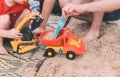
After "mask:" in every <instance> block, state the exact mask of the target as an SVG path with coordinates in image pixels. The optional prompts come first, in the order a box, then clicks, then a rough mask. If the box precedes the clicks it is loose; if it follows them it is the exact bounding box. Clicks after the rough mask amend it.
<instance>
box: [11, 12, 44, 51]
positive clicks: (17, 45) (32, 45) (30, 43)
mask: <svg viewBox="0 0 120 77" xmlns="http://www.w3.org/2000/svg"><path fill="white" fill-rule="evenodd" d="M29 20H33V21H32V24H31V29H30V28H29V27H25V28H22V27H23V26H24V24H25V23H26V22H28V21H29ZM42 21H43V19H42V18H40V17H39V16H38V15H37V14H32V13H30V14H27V15H26V16H25V17H24V18H23V19H22V21H21V22H20V23H19V24H18V26H17V27H16V28H15V29H16V30H19V31H21V33H22V34H23V38H21V39H17V40H16V39H14V40H13V41H11V42H10V44H11V46H12V48H13V51H14V52H18V53H25V52H28V51H30V50H33V49H36V48H37V43H38V40H37V38H35V37H33V34H32V30H34V29H35V28H37V27H38V26H40V24H41V22H42Z"/></svg>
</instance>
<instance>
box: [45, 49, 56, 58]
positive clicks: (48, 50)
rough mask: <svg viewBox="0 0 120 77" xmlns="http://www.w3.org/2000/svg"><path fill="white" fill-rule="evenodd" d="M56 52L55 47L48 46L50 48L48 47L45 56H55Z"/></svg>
mask: <svg viewBox="0 0 120 77" xmlns="http://www.w3.org/2000/svg"><path fill="white" fill-rule="evenodd" d="M55 54H56V52H55V51H54V49H52V48H48V49H46V51H45V54H44V56H46V57H54V56H55Z"/></svg>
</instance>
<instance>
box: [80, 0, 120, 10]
mask: <svg viewBox="0 0 120 77" xmlns="http://www.w3.org/2000/svg"><path fill="white" fill-rule="evenodd" d="M81 7H83V9H85V11H86V12H109V11H114V10H117V9H120V0H101V1H96V2H91V3H88V4H84V5H82V6H81Z"/></svg>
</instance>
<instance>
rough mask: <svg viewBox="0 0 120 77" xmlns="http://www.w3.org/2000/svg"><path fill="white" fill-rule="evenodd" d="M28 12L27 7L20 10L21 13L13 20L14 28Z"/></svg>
mask: <svg viewBox="0 0 120 77" xmlns="http://www.w3.org/2000/svg"><path fill="white" fill-rule="evenodd" d="M28 13H30V10H29V9H24V11H23V12H22V14H21V15H20V16H19V17H18V19H17V20H16V22H15V25H14V28H15V27H16V26H17V25H18V23H19V22H20V21H21V20H22V19H23V18H24V16H25V15H27V14H28Z"/></svg>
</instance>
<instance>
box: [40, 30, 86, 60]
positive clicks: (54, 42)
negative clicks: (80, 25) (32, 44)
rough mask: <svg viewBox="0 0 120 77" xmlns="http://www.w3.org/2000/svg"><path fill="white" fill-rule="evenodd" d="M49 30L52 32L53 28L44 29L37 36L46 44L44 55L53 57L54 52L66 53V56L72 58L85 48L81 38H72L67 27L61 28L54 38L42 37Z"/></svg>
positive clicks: (81, 52)
mask: <svg viewBox="0 0 120 77" xmlns="http://www.w3.org/2000/svg"><path fill="white" fill-rule="evenodd" d="M49 32H54V30H48V31H44V32H42V33H41V35H40V37H39V41H40V42H42V43H43V44H44V45H45V46H46V50H45V53H44V56H46V57H54V56H55V55H56V53H58V54H62V53H66V58H67V59H70V60H73V59H74V58H75V57H76V55H81V54H83V53H84V50H85V48H84V45H83V42H82V40H81V39H75V38H73V33H72V32H71V31H70V29H69V28H63V29H61V30H60V33H59V36H58V37H57V38H56V39H46V38H44V36H46V35H47V33H49Z"/></svg>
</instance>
